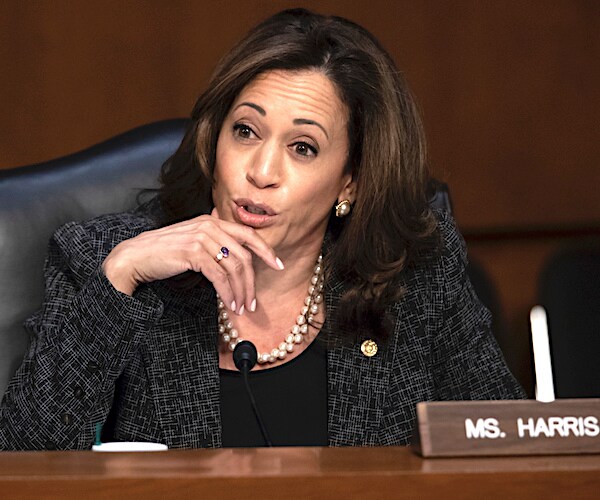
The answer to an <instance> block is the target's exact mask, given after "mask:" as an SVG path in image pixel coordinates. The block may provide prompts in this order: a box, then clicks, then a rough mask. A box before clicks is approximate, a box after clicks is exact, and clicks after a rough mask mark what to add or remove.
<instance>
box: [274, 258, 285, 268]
mask: <svg viewBox="0 0 600 500" xmlns="http://www.w3.org/2000/svg"><path fill="white" fill-rule="evenodd" d="M275 263H276V264H277V267H278V268H279V269H285V267H284V265H283V262H281V259H280V258H279V257H276V258H275Z"/></svg>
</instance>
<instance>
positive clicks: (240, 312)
mask: <svg viewBox="0 0 600 500" xmlns="http://www.w3.org/2000/svg"><path fill="white" fill-rule="evenodd" d="M242 314H244V304H242V307H240V310H239V311H238V316H241V315H242Z"/></svg>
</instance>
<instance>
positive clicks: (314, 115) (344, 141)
mask: <svg viewBox="0 0 600 500" xmlns="http://www.w3.org/2000/svg"><path fill="white" fill-rule="evenodd" d="M347 120H348V111H347V110H346V107H345V106H344V104H343V103H342V102H341V101H340V99H339V97H338V96H337V92H336V89H335V87H334V86H333V84H332V83H331V82H330V80H329V79H328V78H327V77H326V76H324V75H323V74H321V73H319V72H316V71H300V72H292V71H269V72H266V73H264V74H262V75H260V76H258V77H257V78H256V79H254V80H253V81H252V82H251V83H250V84H248V85H247V86H246V87H245V88H244V89H243V90H242V91H241V93H240V94H239V96H238V97H237V99H236V100H235V102H234V103H233V106H232V107H231V109H230V111H229V113H228V115H227V117H226V118H225V121H224V122H223V127H222V128H221V131H220V133H219V139H218V142H217V158H216V165H215V183H214V187H213V201H214V203H215V206H216V207H217V209H218V211H219V216H220V217H221V218H222V219H225V220H230V221H235V222H238V223H240V224H244V225H247V226H250V227H253V228H255V229H256V230H257V231H258V234H260V235H261V236H262V237H263V238H264V239H265V240H266V242H267V243H268V244H269V245H271V246H272V247H273V248H274V249H275V251H276V252H277V254H278V255H280V256H281V258H282V259H284V262H285V258H284V257H289V256H291V255H294V254H295V253H296V252H300V255H314V254H315V253H316V252H318V251H319V249H320V247H321V245H322V241H323V236H324V234H325V229H326V227H327V220H328V218H329V215H330V212H331V207H332V206H333V205H334V204H335V203H337V202H338V201H341V200H343V199H349V200H350V201H351V202H352V201H354V199H355V194H354V183H353V182H352V175H351V173H349V172H345V165H346V161H347V158H348V150H349V144H348V135H347V127H346V124H347ZM307 252H310V253H307Z"/></svg>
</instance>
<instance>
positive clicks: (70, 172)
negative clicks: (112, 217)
mask: <svg viewBox="0 0 600 500" xmlns="http://www.w3.org/2000/svg"><path fill="white" fill-rule="evenodd" d="M186 124H187V120H185V119H176V120H167V121H162V122H157V123H153V124H150V125H146V126H143V127H140V128H137V129H135V130H132V131H130V132H127V133H124V134H122V135H119V136H117V137H115V138H113V139H110V140H108V141H106V142H103V143H101V144H98V145H96V146H93V147H91V148H89V149H86V150H84V151H82V152H80V153H76V154H73V155H70V156H67V157H64V158H59V159H56V160H53V161H49V162H46V163H41V164H39V165H32V166H28V167H20V168H15V169H8V170H0V276H1V280H0V398H1V397H2V395H3V394H4V390H5V389H6V385H7V384H8V381H9V379H10V378H11V377H12V375H13V374H14V372H15V370H16V369H17V368H18V366H19V365H20V363H21V360H22V358H23V354H24V352H25V350H26V348H27V343H28V338H27V336H26V335H25V332H24V329H23V321H24V320H25V318H27V317H28V316H30V315H31V314H32V313H33V312H34V311H35V310H36V309H38V308H39V306H40V305H41V302H42V300H43V294H44V279H43V263H44V258H45V255H46V250H47V242H48V239H49V238H50V235H51V234H52V233H53V232H54V230H55V229H57V228H58V227H59V226H61V225H62V224H64V223H65V222H68V221H70V220H84V219H88V218H91V217H94V216H97V215H100V214H104V213H111V212H121V211H125V210H129V209H131V208H133V207H134V206H135V204H136V201H137V197H138V194H139V193H140V190H143V189H148V188H154V187H156V186H157V185H158V183H157V177H158V172H159V170H160V166H161V165H162V163H163V162H164V161H165V160H166V159H167V158H168V157H169V156H170V155H171V154H172V153H173V152H174V151H175V150H176V149H177V147H178V146H179V143H180V142H181V139H182V137H183V133H184V130H185V127H186Z"/></svg>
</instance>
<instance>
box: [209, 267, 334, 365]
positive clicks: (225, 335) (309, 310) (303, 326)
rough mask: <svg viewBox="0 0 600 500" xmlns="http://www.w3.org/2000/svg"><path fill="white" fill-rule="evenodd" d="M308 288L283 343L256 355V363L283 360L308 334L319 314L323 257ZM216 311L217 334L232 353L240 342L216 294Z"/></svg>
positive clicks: (321, 299)
mask: <svg viewBox="0 0 600 500" xmlns="http://www.w3.org/2000/svg"><path fill="white" fill-rule="evenodd" d="M313 273H314V274H313V275H312V277H311V278H310V285H309V286H308V295H307V296H306V298H305V299H304V306H303V307H302V309H301V310H300V315H299V316H298V317H297V318H296V324H295V325H294V326H292V328H291V329H290V331H289V333H288V334H287V335H286V337H285V339H284V341H283V342H281V343H280V344H279V346H277V347H275V348H274V349H272V350H271V352H264V353H260V352H259V353H258V362H259V363H260V364H264V363H274V362H275V361H279V360H281V359H285V357H286V356H287V354H288V353H290V352H292V351H293V350H294V346H295V345H296V344H301V343H302V341H303V340H304V335H306V334H307V333H308V326H309V325H312V324H313V322H314V318H315V316H316V315H317V313H318V312H319V304H321V303H322V302H323V281H324V276H323V256H322V255H319V258H318V259H317V263H316V264H315V267H314V269H313ZM217 309H218V311H219V334H220V335H221V338H222V340H223V342H225V343H226V344H228V347H229V350H230V351H233V350H234V349H235V346H236V345H237V343H238V342H241V340H242V339H241V338H240V336H239V332H238V331H237V330H236V329H235V328H234V326H233V323H232V321H231V318H230V316H229V313H228V312H227V311H226V310H225V304H224V303H223V301H222V300H221V298H220V297H219V295H218V294H217Z"/></svg>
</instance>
